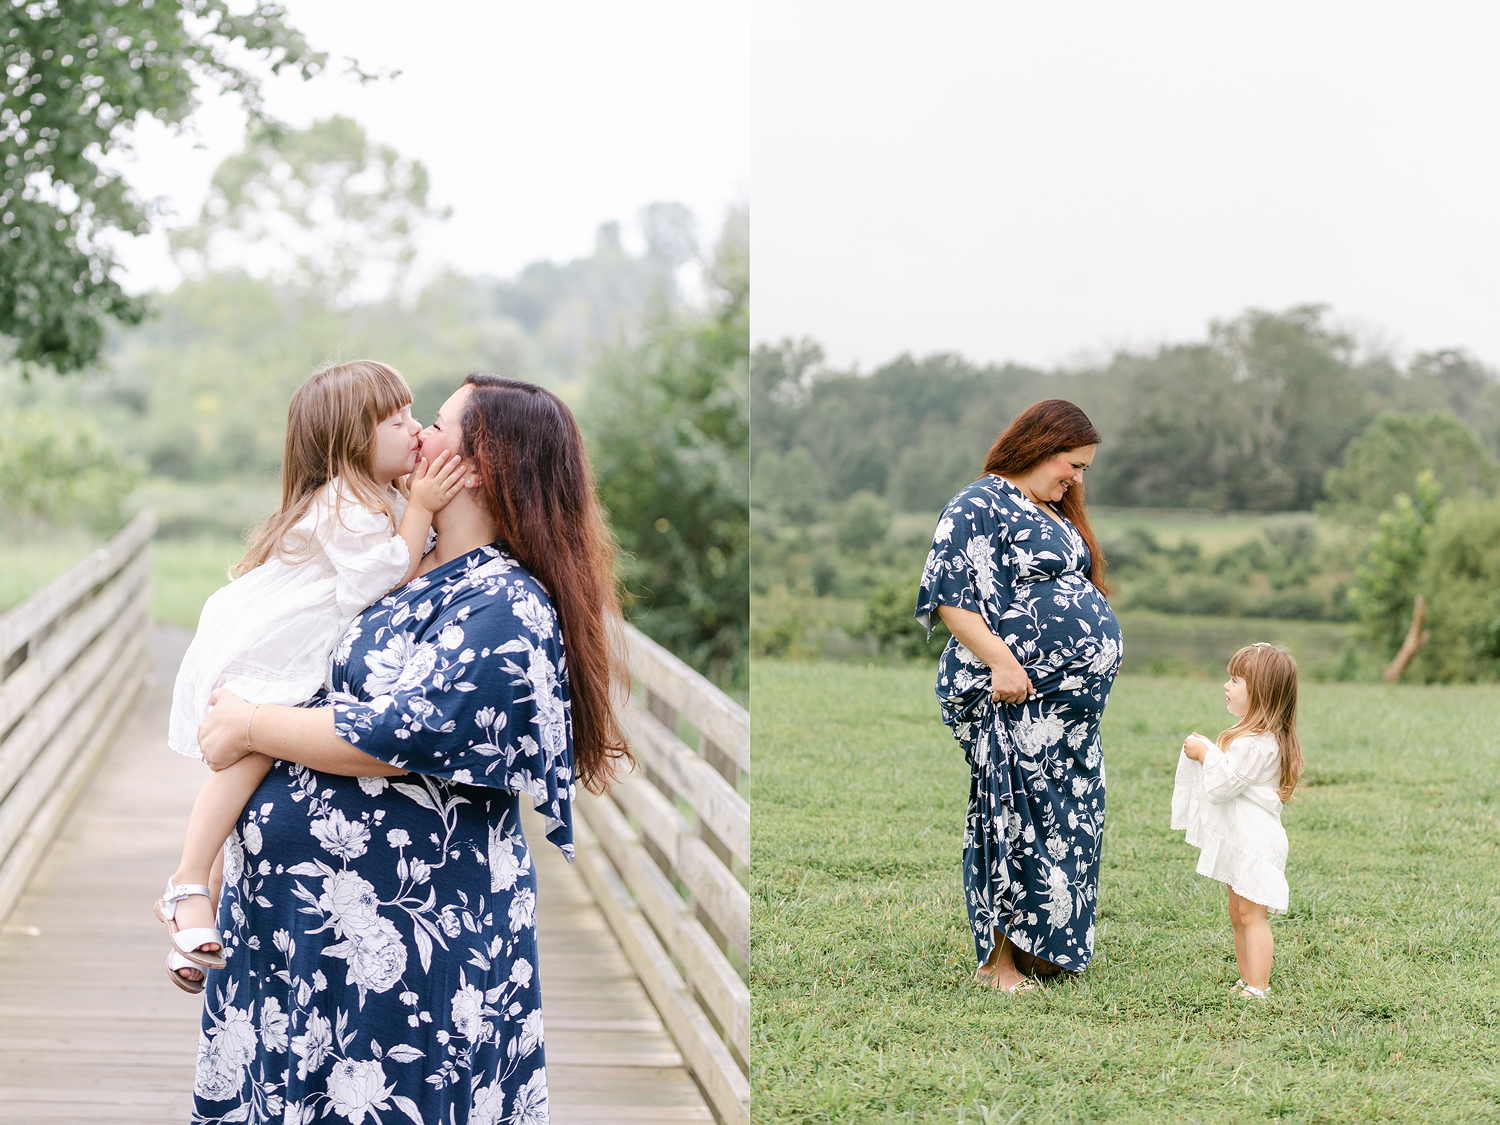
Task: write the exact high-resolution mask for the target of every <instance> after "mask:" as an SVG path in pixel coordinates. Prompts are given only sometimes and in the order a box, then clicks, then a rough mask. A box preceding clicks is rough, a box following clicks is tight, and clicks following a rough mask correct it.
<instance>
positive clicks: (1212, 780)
mask: <svg viewBox="0 0 1500 1125" xmlns="http://www.w3.org/2000/svg"><path fill="white" fill-rule="evenodd" d="M1268 741H1269V743H1270V744H1269V746H1268V745H1267V742H1268ZM1278 753H1279V750H1278V747H1277V744H1276V740H1275V739H1274V738H1273V739H1270V740H1267V739H1265V738H1260V737H1256V736H1246V735H1241V736H1240V737H1239V738H1236V739H1235V740H1234V741H1233V742H1231V743H1230V744H1229V749H1228V751H1227V752H1226V751H1224V750H1220V749H1219V748H1218V747H1217V746H1214V747H1211V748H1210V749H1209V750H1208V751H1207V752H1206V753H1205V754H1204V755H1203V790H1204V793H1205V794H1206V795H1207V797H1208V799H1209V800H1210V801H1211V802H1213V803H1214V804H1216V805H1222V804H1224V802H1226V801H1230V800H1233V799H1234V798H1235V797H1237V796H1239V795H1240V794H1241V793H1243V792H1244V791H1245V790H1246V789H1248V788H1250V786H1252V785H1259V784H1262V781H1261V780H1260V779H1261V778H1262V776H1263V775H1264V773H1265V771H1266V767H1267V766H1268V765H1269V764H1270V759H1271V758H1273V757H1275V756H1276V755H1277V754H1278Z"/></svg>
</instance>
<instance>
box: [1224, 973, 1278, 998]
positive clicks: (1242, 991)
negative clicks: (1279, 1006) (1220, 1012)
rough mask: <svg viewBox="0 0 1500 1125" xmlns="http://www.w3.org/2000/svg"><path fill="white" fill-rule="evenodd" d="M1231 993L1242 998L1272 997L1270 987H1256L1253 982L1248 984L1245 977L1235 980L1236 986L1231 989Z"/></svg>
mask: <svg viewBox="0 0 1500 1125" xmlns="http://www.w3.org/2000/svg"><path fill="white" fill-rule="evenodd" d="M1229 995H1231V996H1238V997H1240V999H1242V1000H1269V999H1270V998H1271V990H1270V988H1256V987H1255V985H1253V984H1246V983H1245V981H1244V978H1243V977H1242V978H1240V979H1239V980H1237V981H1235V982H1234V987H1233V988H1231V989H1230V990H1229Z"/></svg>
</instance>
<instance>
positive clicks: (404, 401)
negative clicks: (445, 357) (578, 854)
mask: <svg viewBox="0 0 1500 1125" xmlns="http://www.w3.org/2000/svg"><path fill="white" fill-rule="evenodd" d="M351 366H352V365H351ZM358 366H360V367H361V368H363V369H364V370H363V371H362V372H361V374H363V375H364V377H365V380H366V382H367V384H368V386H369V391H370V397H369V402H370V404H371V405H372V406H373V407H374V408H375V411H376V414H375V421H377V422H383V421H385V420H386V419H387V418H389V417H390V416H391V415H392V414H395V413H396V412H397V411H399V410H400V409H401V408H402V407H403V406H410V405H411V402H412V397H411V388H410V387H409V386H407V385H406V380H405V379H403V378H402V377H401V374H400V373H399V372H398V371H396V370H395V369H394V368H392V367H387V366H386V365H385V364H383V363H369V362H366V363H361V364H359V365H358Z"/></svg>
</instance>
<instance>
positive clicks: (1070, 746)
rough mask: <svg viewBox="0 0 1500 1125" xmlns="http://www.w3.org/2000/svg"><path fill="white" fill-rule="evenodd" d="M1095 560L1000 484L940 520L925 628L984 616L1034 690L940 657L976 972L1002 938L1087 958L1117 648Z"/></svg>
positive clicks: (984, 484)
mask: <svg viewBox="0 0 1500 1125" xmlns="http://www.w3.org/2000/svg"><path fill="white" fill-rule="evenodd" d="M1090 564H1091V559H1090V556H1089V551H1088V547H1087V545H1086V544H1085V543H1084V541H1083V537H1082V536H1081V535H1079V534H1078V531H1077V530H1076V529H1075V528H1074V527H1073V526H1072V525H1071V524H1069V523H1067V522H1066V521H1063V522H1061V523H1059V522H1058V521H1056V520H1053V519H1051V518H1050V517H1049V516H1047V515H1046V514H1045V513H1043V512H1042V511H1041V510H1040V509H1039V508H1038V507H1037V506H1036V505H1035V504H1033V503H1032V502H1031V501H1030V500H1028V499H1027V498H1026V497H1025V496H1024V495H1023V494H1022V493H1021V491H1020V490H1019V489H1018V488H1016V487H1015V486H1014V485H1013V484H1011V483H1010V482H1009V481H1007V480H1005V479H1003V478H1001V477H998V476H993V475H991V476H986V477H984V478H982V479H980V480H978V481H976V482H974V483H973V484H971V485H969V486H968V487H967V488H965V489H964V490H963V491H962V492H960V493H959V494H958V495H957V496H955V497H954V498H953V499H952V500H951V501H950V502H949V504H948V506H947V507H946V508H944V509H943V514H942V516H941V517H940V518H939V519H938V526H937V531H936V533H935V534H934V536H933V543H932V550H931V552H930V553H929V554H928V556H927V564H926V566H925V567H924V569H923V572H922V585H921V589H920V591H919V592H918V601H917V617H918V619H919V620H921V621H922V622H923V624H929V623H930V620H931V616H932V614H934V613H935V612H936V609H937V607H938V606H940V605H948V606H957V607H959V608H961V609H967V610H972V611H973V612H975V613H978V614H979V615H980V616H982V617H983V618H984V622H985V624H986V625H987V626H988V627H989V629H990V631H991V632H992V633H994V634H995V635H996V636H998V637H1001V638H1002V639H1003V640H1004V641H1005V643H1006V644H1007V645H1009V646H1010V650H1011V652H1012V653H1014V654H1015V656H1016V659H1017V660H1019V661H1020V662H1021V665H1022V667H1023V668H1025V670H1026V674H1027V675H1028V676H1029V677H1030V678H1031V683H1032V686H1033V687H1034V688H1035V689H1036V691H1037V693H1038V698H1035V699H1031V700H1028V701H1027V702H1025V703H1022V704H1007V703H996V702H994V701H993V700H992V699H991V695H990V669H989V666H988V665H986V664H985V663H984V662H983V661H981V660H979V659H978V658H977V657H976V656H974V655H973V654H972V653H971V652H969V650H968V649H966V648H964V647H963V645H961V644H959V643H958V640H957V638H952V639H950V640H949V641H948V645H947V647H946V648H945V649H944V650H943V654H942V658H941V662H940V664H939V666H938V679H937V696H938V704H939V706H940V708H941V711H942V716H943V721H944V722H945V723H947V724H948V726H950V727H951V728H952V730H953V737H954V738H955V739H957V740H958V742H959V743H960V744H961V745H962V746H963V748H964V754H965V756H966V757H967V758H968V761H969V768H970V785H969V807H968V815H967V818H966V822H965V828H964V864H963V878H964V898H965V902H966V904H967V907H968V912H969V923H970V926H971V927H972V929H973V932H974V948H975V953H976V955H977V956H978V959H979V962H980V964H983V963H984V961H985V960H986V959H987V958H988V957H989V955H990V952H991V950H992V949H993V948H994V936H993V935H994V931H995V930H999V931H1001V932H1002V933H1004V934H1006V935H1007V936H1008V937H1009V938H1010V940H1011V941H1012V942H1013V943H1014V944H1015V945H1016V946H1017V948H1019V949H1022V950H1025V951H1027V952H1030V953H1032V954H1034V955H1035V956H1037V957H1041V958H1043V959H1045V960H1047V961H1051V962H1053V963H1054V964H1057V965H1061V966H1063V967H1064V968H1067V969H1071V970H1073V971H1075V972H1076V971H1082V970H1083V969H1084V968H1086V967H1087V966H1088V963H1089V959H1090V957H1091V956H1092V955H1093V949H1094V911H1095V905H1096V899H1097V897H1098V890H1099V846H1100V843H1101V841H1102V838H1103V828H1104V761H1103V757H1102V754H1101V752H1100V745H1099V723H1100V719H1101V718H1102V716H1103V713H1104V705H1105V703H1106V702H1107V701H1108V699H1109V689H1110V686H1111V685H1112V684H1113V682H1114V678H1115V674H1116V673H1117V672H1118V671H1119V667H1120V656H1121V652H1122V648H1121V637H1120V626H1119V623H1118V622H1117V621H1116V620H1115V615H1114V612H1113V611H1112V610H1111V609H1110V607H1109V603H1108V602H1107V601H1106V600H1105V598H1104V595H1103V594H1101V593H1100V592H1099V590H1098V588H1097V587H1096V586H1094V584H1093V583H1092V582H1090V581H1089V579H1088V573H1089V567H1090Z"/></svg>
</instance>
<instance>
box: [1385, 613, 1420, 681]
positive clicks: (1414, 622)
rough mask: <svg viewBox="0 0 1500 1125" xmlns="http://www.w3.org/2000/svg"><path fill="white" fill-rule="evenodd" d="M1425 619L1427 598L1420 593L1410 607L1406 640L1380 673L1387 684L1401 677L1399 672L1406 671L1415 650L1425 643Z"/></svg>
mask: <svg viewBox="0 0 1500 1125" xmlns="http://www.w3.org/2000/svg"><path fill="white" fill-rule="evenodd" d="M1426 621H1427V599H1426V598H1424V597H1422V595H1421V594H1418V595H1417V603H1416V605H1415V606H1413V607H1412V613H1411V628H1410V629H1408V630H1407V631H1406V640H1404V641H1402V642H1401V648H1400V650H1399V651H1398V652H1397V653H1396V659H1394V660H1392V661H1391V664H1390V667H1389V668H1387V669H1386V670H1385V672H1384V673H1383V674H1382V675H1381V677H1380V678H1381V679H1382V680H1384V681H1385V682H1386V683H1388V684H1393V683H1395V682H1396V681H1397V680H1399V679H1400V678H1401V673H1402V672H1404V671H1406V666H1407V665H1408V664H1410V663H1411V658H1412V657H1413V656H1416V655H1417V650H1418V649H1419V648H1421V647H1422V646H1423V645H1425V644H1426V643H1427V636H1428V634H1426V633H1425V632H1423V631H1422V626H1423V624H1425V623H1426Z"/></svg>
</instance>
